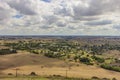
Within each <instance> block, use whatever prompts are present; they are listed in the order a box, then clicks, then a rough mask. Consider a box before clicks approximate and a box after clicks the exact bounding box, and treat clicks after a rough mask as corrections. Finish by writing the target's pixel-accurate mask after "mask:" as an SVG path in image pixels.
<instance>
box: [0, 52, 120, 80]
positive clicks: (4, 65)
mask: <svg viewBox="0 0 120 80" xmlns="http://www.w3.org/2000/svg"><path fill="white" fill-rule="evenodd" d="M69 64H70V65H71V67H70V69H69V68H68V66H67V64H66V63H65V62H64V61H61V60H58V59H54V58H47V57H45V56H41V55H37V54H31V53H28V52H23V51H22V52H21V51H19V52H18V53H17V54H11V55H2V56H0V71H1V72H2V73H4V74H8V73H12V74H15V70H14V69H15V68H19V69H20V70H19V71H18V73H19V74H20V75H23V74H25V75H28V74H30V73H31V72H36V73H37V74H38V75H54V74H56V75H62V76H66V70H68V74H67V75H68V76H69V77H84V78H91V77H93V76H97V77H101V78H104V77H106V78H113V77H115V78H116V79H118V80H119V79H120V76H119V75H120V73H119V72H114V71H108V70H105V69H102V68H99V67H95V66H88V65H84V64H81V63H79V64H78V63H69Z"/></svg>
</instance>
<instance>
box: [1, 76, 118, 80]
mask: <svg viewBox="0 0 120 80" xmlns="http://www.w3.org/2000/svg"><path fill="white" fill-rule="evenodd" d="M0 80H117V79H109V78H102V79H101V78H98V77H92V78H91V79H85V78H68V77H67V78H66V77H63V76H48V77H41V76H19V77H15V76H6V77H5V76H4V77H0Z"/></svg>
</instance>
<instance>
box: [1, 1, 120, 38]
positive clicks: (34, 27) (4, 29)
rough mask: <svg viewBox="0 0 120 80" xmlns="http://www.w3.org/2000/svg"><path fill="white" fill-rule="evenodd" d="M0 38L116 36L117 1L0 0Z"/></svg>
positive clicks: (119, 33)
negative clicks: (15, 36)
mask: <svg viewBox="0 0 120 80" xmlns="http://www.w3.org/2000/svg"><path fill="white" fill-rule="evenodd" d="M0 35H111V36H113V35H115V36H120V0H0Z"/></svg>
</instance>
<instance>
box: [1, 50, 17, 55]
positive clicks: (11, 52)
mask: <svg viewBox="0 0 120 80" xmlns="http://www.w3.org/2000/svg"><path fill="white" fill-rule="evenodd" d="M14 53H17V51H16V50H15V49H0V55H6V54H14Z"/></svg>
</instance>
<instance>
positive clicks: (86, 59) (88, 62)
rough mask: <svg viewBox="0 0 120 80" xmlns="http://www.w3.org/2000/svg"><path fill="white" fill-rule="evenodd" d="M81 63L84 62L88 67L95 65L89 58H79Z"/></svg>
mask: <svg viewBox="0 0 120 80" xmlns="http://www.w3.org/2000/svg"><path fill="white" fill-rule="evenodd" d="M79 61H80V62H83V63H84V64H87V65H93V63H92V62H91V60H90V59H89V58H87V57H82V58H79Z"/></svg>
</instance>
